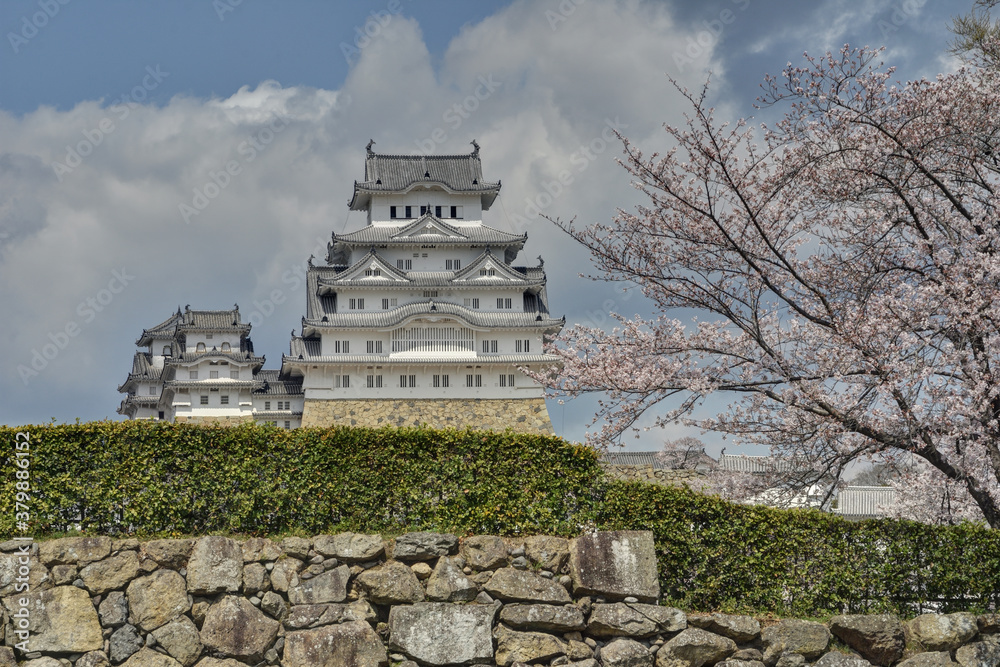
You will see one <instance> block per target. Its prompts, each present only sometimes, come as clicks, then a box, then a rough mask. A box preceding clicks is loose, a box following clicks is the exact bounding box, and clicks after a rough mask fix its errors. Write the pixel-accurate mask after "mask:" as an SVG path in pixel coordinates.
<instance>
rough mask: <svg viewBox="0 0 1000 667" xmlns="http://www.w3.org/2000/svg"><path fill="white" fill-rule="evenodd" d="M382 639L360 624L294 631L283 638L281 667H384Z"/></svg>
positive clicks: (386, 657) (384, 657)
mask: <svg viewBox="0 0 1000 667" xmlns="http://www.w3.org/2000/svg"><path fill="white" fill-rule="evenodd" d="M388 662H389V660H388V656H387V655H386V652H385V646H383V645H382V640H381V639H379V636H378V635H377V634H375V631H374V630H372V626H370V625H368V624H367V623H364V622H362V621H351V622H350V623H341V624H339V625H326V626H323V627H321V628H316V629H314V630H297V631H295V632H289V633H288V634H287V635H285V649H284V657H283V659H282V661H281V664H282V667H381V666H383V665H386V664H388Z"/></svg>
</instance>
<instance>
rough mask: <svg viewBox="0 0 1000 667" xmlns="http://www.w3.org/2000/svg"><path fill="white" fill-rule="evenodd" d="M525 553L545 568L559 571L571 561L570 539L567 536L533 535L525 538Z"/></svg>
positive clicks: (532, 561)
mask: <svg viewBox="0 0 1000 667" xmlns="http://www.w3.org/2000/svg"><path fill="white" fill-rule="evenodd" d="M524 555H525V556H527V557H528V560H529V561H531V563H532V564H534V565H537V566H538V567H540V568H542V569H544V570H551V571H553V572H558V571H559V570H561V569H562V567H563V566H564V565H565V564H566V563H567V562H568V561H569V540H567V539H566V538H565V537H552V536H550V535H532V536H531V537H527V538H525V540H524Z"/></svg>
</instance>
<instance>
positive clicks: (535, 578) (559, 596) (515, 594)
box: [483, 567, 573, 604]
mask: <svg viewBox="0 0 1000 667" xmlns="http://www.w3.org/2000/svg"><path fill="white" fill-rule="evenodd" d="M483 590H485V591H486V592H487V593H489V594H490V595H492V596H493V597H495V598H499V599H501V600H503V601H504V602H541V603H545V604H568V603H570V602H572V601H573V599H572V598H571V597H570V595H569V592H568V591H567V590H566V588H565V587H564V586H561V585H560V584H559V583H557V582H555V581H553V580H551V579H546V578H545V577H542V576H540V575H537V574H535V573H534V572H528V571H527V570H517V569H514V568H512V567H505V568H502V569H499V570H497V571H496V572H494V573H493V576H492V577H490V580H489V581H487V582H486V585H485V586H483Z"/></svg>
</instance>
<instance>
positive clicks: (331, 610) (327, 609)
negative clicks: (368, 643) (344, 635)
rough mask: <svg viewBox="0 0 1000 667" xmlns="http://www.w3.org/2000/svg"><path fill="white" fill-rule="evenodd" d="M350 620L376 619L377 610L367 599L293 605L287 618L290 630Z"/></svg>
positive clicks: (286, 621) (369, 620)
mask: <svg viewBox="0 0 1000 667" xmlns="http://www.w3.org/2000/svg"><path fill="white" fill-rule="evenodd" d="M350 621H365V622H369V623H371V622H373V621H375V610H374V609H372V606H371V605H370V604H368V601H367V600H356V601H354V602H349V603H339V604H307V605H298V606H295V607H292V609H291V611H290V612H289V614H288V618H286V619H285V627H286V628H288V629H289V630H306V629H308V628H318V627H319V626H321V625H333V624H334V623H348V622H350Z"/></svg>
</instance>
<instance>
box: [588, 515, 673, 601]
mask: <svg viewBox="0 0 1000 667" xmlns="http://www.w3.org/2000/svg"><path fill="white" fill-rule="evenodd" d="M569 567H570V576H571V577H572V578H573V591H574V593H576V594H577V595H593V596H598V597H604V598H605V599H608V600H624V599H625V598H627V597H634V598H636V599H638V600H639V601H640V602H656V601H657V599H658V598H659V597H660V582H659V579H658V578H657V571H656V550H655V548H654V545H653V533H651V532H649V531H628V530H623V531H616V532H595V533H590V534H587V535H584V536H582V537H578V538H577V539H575V540H573V541H572V542H570V546H569Z"/></svg>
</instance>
